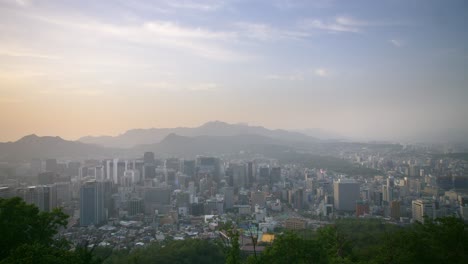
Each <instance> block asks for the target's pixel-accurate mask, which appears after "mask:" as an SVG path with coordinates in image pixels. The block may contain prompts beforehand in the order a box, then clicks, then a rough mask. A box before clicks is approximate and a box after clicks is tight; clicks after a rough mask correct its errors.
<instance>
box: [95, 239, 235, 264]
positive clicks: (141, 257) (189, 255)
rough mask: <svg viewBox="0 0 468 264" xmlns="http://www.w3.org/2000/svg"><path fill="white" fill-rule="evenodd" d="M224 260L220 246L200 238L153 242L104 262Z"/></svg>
mask: <svg viewBox="0 0 468 264" xmlns="http://www.w3.org/2000/svg"><path fill="white" fill-rule="evenodd" d="M225 260H226V258H225V255H224V254H223V252H222V250H221V248H219V247H218V246H217V245H216V244H214V243H212V242H210V241H206V240H200V239H187V240H182V241H170V242H168V243H164V244H163V243H153V244H151V245H149V246H148V247H145V248H139V249H136V250H134V251H132V252H130V253H128V252H126V251H125V252H116V253H115V254H113V255H112V256H111V257H109V258H108V259H106V260H105V262H104V263H108V264H110V263H114V264H118V263H138V264H145V263H158V264H164V263H224V262H225Z"/></svg>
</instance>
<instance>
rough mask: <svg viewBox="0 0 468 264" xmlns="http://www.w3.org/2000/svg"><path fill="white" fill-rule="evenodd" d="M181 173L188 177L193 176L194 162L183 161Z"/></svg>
mask: <svg viewBox="0 0 468 264" xmlns="http://www.w3.org/2000/svg"><path fill="white" fill-rule="evenodd" d="M183 167H184V168H183V172H184V174H185V175H187V176H189V177H191V178H192V177H194V176H195V172H196V171H195V160H184V165H183Z"/></svg>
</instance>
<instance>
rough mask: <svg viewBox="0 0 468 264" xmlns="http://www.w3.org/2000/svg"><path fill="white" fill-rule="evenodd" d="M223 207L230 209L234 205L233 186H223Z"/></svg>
mask: <svg viewBox="0 0 468 264" xmlns="http://www.w3.org/2000/svg"><path fill="white" fill-rule="evenodd" d="M223 193H224V208H225V209H231V208H233V206H234V188H233V187H224V188H223Z"/></svg>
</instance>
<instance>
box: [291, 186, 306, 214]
mask: <svg viewBox="0 0 468 264" xmlns="http://www.w3.org/2000/svg"><path fill="white" fill-rule="evenodd" d="M293 201H294V209H298V210H301V209H303V208H304V190H303V189H302V188H299V189H297V190H296V191H294V198H293Z"/></svg>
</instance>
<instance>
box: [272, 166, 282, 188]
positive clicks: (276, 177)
mask: <svg viewBox="0 0 468 264" xmlns="http://www.w3.org/2000/svg"><path fill="white" fill-rule="evenodd" d="M280 180H281V167H273V168H271V171H270V184H273V183H275V182H279V181H280Z"/></svg>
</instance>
